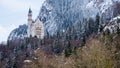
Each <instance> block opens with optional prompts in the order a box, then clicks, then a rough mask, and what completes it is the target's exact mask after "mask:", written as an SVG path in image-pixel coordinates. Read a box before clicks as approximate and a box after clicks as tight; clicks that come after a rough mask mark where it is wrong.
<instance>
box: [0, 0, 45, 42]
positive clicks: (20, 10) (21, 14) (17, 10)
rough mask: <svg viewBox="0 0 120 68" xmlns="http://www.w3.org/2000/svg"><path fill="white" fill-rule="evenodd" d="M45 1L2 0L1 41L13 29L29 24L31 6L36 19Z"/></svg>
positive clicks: (0, 8) (0, 5)
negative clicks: (28, 15) (28, 17)
mask: <svg viewBox="0 0 120 68" xmlns="http://www.w3.org/2000/svg"><path fill="white" fill-rule="evenodd" d="M43 2H44V0H0V43H1V42H3V41H6V40H7V37H8V35H9V33H10V32H11V31H12V30H13V29H15V28H16V27H18V26H19V25H22V24H27V14H28V9H29V7H31V9H32V12H33V19H35V18H36V17H37V16H38V14H39V11H40V8H41V6H42V3H43Z"/></svg>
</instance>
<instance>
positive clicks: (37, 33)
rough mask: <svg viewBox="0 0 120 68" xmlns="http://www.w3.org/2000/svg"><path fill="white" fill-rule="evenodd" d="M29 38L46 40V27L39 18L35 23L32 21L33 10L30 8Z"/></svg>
mask: <svg viewBox="0 0 120 68" xmlns="http://www.w3.org/2000/svg"><path fill="white" fill-rule="evenodd" d="M27 35H28V37H37V38H40V39H43V38H44V25H43V23H42V22H41V21H40V20H39V18H37V19H36V20H35V21H33V20H32V10H31V8H29V11H28V29H27Z"/></svg>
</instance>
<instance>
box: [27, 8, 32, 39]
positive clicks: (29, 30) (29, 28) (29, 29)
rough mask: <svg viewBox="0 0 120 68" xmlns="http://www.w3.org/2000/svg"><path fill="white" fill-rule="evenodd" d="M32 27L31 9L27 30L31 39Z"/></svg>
mask: <svg viewBox="0 0 120 68" xmlns="http://www.w3.org/2000/svg"><path fill="white" fill-rule="evenodd" d="M31 25H32V10H31V8H29V10H28V30H27V33H28V37H30V35H31V27H32V26H31Z"/></svg>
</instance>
